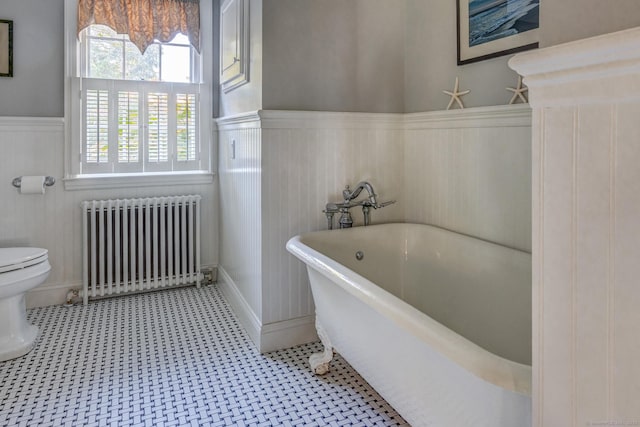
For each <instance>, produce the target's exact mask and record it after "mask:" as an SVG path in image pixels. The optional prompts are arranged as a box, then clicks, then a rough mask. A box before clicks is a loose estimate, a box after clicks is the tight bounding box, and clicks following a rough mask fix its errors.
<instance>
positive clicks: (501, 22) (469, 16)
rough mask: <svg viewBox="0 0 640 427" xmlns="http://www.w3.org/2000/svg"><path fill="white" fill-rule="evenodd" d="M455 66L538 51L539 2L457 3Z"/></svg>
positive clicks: (482, 0) (493, 0) (495, 0)
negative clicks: (528, 51) (456, 64)
mask: <svg viewBox="0 0 640 427" xmlns="http://www.w3.org/2000/svg"><path fill="white" fill-rule="evenodd" d="M456 1H457V11H458V65H464V64H468V63H470V62H476V61H482V60H485V59H489V58H495V57H498V56H502V55H508V54H511V53H515V52H520V51H523V50H527V49H533V48H536V47H538V27H539V21H540V18H539V10H540V0H456Z"/></svg>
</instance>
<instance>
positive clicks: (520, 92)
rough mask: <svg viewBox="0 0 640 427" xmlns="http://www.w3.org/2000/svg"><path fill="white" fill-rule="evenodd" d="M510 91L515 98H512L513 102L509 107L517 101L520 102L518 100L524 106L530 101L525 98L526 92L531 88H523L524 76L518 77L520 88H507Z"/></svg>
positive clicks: (510, 102)
mask: <svg viewBox="0 0 640 427" xmlns="http://www.w3.org/2000/svg"><path fill="white" fill-rule="evenodd" d="M506 89H507V90H508V91H511V92H513V97H512V98H511V101H509V105H511V104H515V103H516V101H517V100H518V98H520V100H521V101H522V103H523V104H527V103H528V102H529V101H528V100H527V97H526V96H524V94H525V92H528V91H529V88H528V87H526V86H522V76H518V86H517V87H515V88H513V87H508V88H506Z"/></svg>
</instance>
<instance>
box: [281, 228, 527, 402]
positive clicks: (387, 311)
mask: <svg viewBox="0 0 640 427" xmlns="http://www.w3.org/2000/svg"><path fill="white" fill-rule="evenodd" d="M416 225H418V226H420V227H425V228H436V229H438V230H443V231H446V232H448V233H453V234H456V235H461V236H464V237H467V238H470V239H474V240H481V241H483V242H486V241H484V240H482V239H476V238H474V237H471V236H467V235H463V234H460V233H456V232H454V231H450V230H446V229H443V228H440V227H436V226H433V225H428V224H415V223H387V224H377V225H372V226H369V227H367V229H370V230H372V231H373V230H375V229H376V228H379V227H387V228H388V227H390V226H391V227H399V226H401V227H402V228H403V229H406V228H408V227H409V226H416ZM358 228H360V227H358ZM335 232H340V230H324V231H314V232H309V233H303V234H300V235H297V236H294V237H292V238H291V239H289V241H288V242H287V244H286V248H287V250H288V251H289V252H290V253H292V254H293V255H295V256H296V257H297V258H298V259H300V260H301V261H302V262H304V263H305V264H306V265H307V267H312V268H314V269H315V270H316V271H318V272H320V273H321V274H322V275H323V276H325V277H326V278H328V279H329V280H331V281H332V282H334V283H336V284H337V285H338V286H339V287H341V288H342V289H343V290H345V291H346V292H348V293H349V294H351V295H353V296H354V297H356V298H358V299H360V300H361V301H363V302H364V303H365V304H367V305H369V306H370V307H371V308H373V309H374V310H376V311H377V312H378V313H380V314H382V315H384V316H386V317H388V318H389V319H390V320H391V321H392V322H394V323H395V324H397V325H398V326H400V327H402V328H403V329H406V330H407V331H408V332H409V333H410V334H412V335H414V336H416V337H417V338H419V339H420V340H422V341H425V342H426V343H428V344H429V345H431V346H432V347H433V349H434V350H435V351H438V352H439V353H441V354H443V355H444V356H446V357H447V358H449V359H450V360H453V361H454V362H455V363H457V364H458V365H459V366H461V367H463V368H464V369H466V370H467V371H469V372H470V373H472V374H474V375H475V376H477V377H479V378H482V379H483V380H485V381H487V382H490V383H492V384H494V385H496V386H499V387H501V388H503V389H505V390H509V391H513V392H515V393H520V394H524V395H527V396H531V382H532V377H531V375H532V369H531V366H529V365H525V364H522V363H517V362H514V361H511V360H509V359H506V358H503V357H501V356H498V355H496V354H493V353H491V352H490V351H488V350H485V349H484V348H482V347H480V346H479V345H477V344H475V343H474V342H473V341H470V340H469V339H467V338H465V337H463V336H461V335H459V334H457V333H456V332H454V331H452V330H451V329H449V328H448V327H446V326H444V325H443V324H441V323H440V322H438V321H436V320H434V319H433V318H431V317H430V316H429V315H427V314H426V313H423V312H421V311H420V310H418V309H416V308H415V307H413V306H411V305H410V304H409V303H407V302H405V301H403V300H402V299H400V298H398V297H397V296H395V295H393V294H392V293H390V292H388V291H386V290H384V289H382V288H381V287H380V286H378V285H376V284H375V283H373V282H372V281H370V280H368V279H366V278H365V277H363V276H361V275H359V274H358V273H356V272H355V271H353V270H351V269H349V268H347V267H345V266H344V265H342V264H340V263H338V262H337V261H335V260H333V259H332V258H330V257H329V256H327V255H324V254H323V253H321V252H318V251H317V250H315V249H313V248H311V247H310V246H308V245H306V244H304V243H303V242H302V239H304V238H308V237H309V236H311V235H314V234H315V235H317V234H326V233H335ZM487 243H491V242H487ZM491 244H495V243H491ZM498 246H502V245H498ZM508 249H512V248H508ZM513 250H516V249H513Z"/></svg>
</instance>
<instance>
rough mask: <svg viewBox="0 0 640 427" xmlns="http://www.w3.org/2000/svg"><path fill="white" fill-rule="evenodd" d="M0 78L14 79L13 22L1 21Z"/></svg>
mask: <svg viewBox="0 0 640 427" xmlns="http://www.w3.org/2000/svg"><path fill="white" fill-rule="evenodd" d="M0 77H13V21H7V20H4V19H0Z"/></svg>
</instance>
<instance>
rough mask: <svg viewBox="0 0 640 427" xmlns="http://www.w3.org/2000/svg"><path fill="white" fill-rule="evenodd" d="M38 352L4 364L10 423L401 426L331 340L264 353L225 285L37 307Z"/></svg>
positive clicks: (1, 419)
mask: <svg viewBox="0 0 640 427" xmlns="http://www.w3.org/2000/svg"><path fill="white" fill-rule="evenodd" d="M29 319H30V321H31V322H32V323H34V324H35V325H37V326H38V327H39V328H40V337H39V340H38V343H37V345H36V347H35V348H34V350H32V351H31V352H30V353H29V354H27V355H26V356H24V357H22V358H19V359H16V360H12V361H8V362H0V381H1V382H0V426H35V425H38V426H74V427H75V426H345V425H352V426H398V425H406V423H405V422H404V420H403V419H402V418H401V417H400V416H399V415H398V414H397V413H396V412H395V411H394V410H393V409H392V408H391V407H390V406H389V405H388V404H387V403H386V402H385V401H384V400H383V399H382V398H381V397H380V396H379V395H378V394H377V393H376V392H375V391H374V390H373V389H372V388H371V387H370V386H369V385H368V384H367V383H366V382H365V381H364V380H363V379H362V378H361V377H360V376H359V375H358V374H357V373H356V372H355V371H354V370H353V368H351V367H350V366H349V365H348V364H347V363H346V362H345V361H344V360H343V359H342V358H341V357H340V356H339V355H337V357H336V358H334V361H333V362H332V371H331V372H330V373H329V374H328V375H326V376H324V377H317V376H314V375H312V374H311V372H310V370H309V368H308V364H307V358H308V356H309V354H310V353H312V352H314V351H319V349H320V345H319V343H313V344H307V345H302V346H298V347H294V348H292V349H288V350H282V351H277V352H273V353H269V354H265V355H260V354H259V353H258V352H257V351H256V350H255V349H254V347H253V346H252V344H251V342H250V340H249V338H248V336H247V335H246V334H245V332H244V330H243V329H242V327H241V326H240V325H239V324H238V322H237V320H236V318H235V316H234V315H233V313H232V312H231V310H230V308H229V306H228V304H227V303H226V301H225V300H224V299H223V297H222V296H221V294H220V292H219V291H218V289H217V288H216V286H215V285H214V286H208V287H204V288H202V289H200V290H198V289H195V288H186V289H179V290H171V291H163V292H155V293H149V294H142V295H135V296H129V297H122V298H113V299H107V300H103V301H99V302H93V303H91V304H90V305H89V306H88V307H83V306H74V307H71V308H65V307H61V306H53V307H44V308H38V309H33V310H30V311H29Z"/></svg>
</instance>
